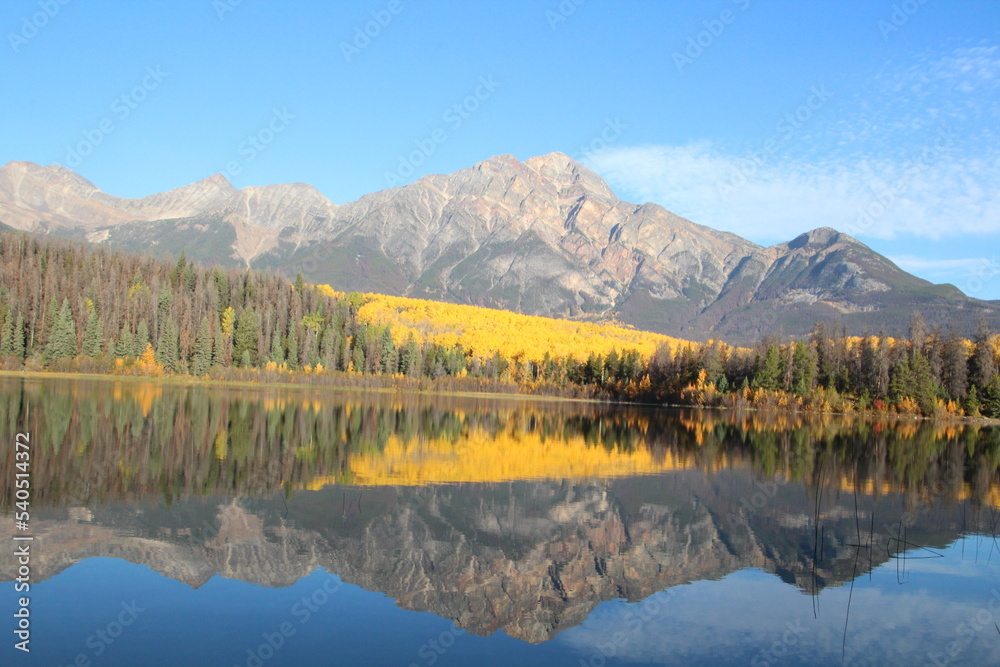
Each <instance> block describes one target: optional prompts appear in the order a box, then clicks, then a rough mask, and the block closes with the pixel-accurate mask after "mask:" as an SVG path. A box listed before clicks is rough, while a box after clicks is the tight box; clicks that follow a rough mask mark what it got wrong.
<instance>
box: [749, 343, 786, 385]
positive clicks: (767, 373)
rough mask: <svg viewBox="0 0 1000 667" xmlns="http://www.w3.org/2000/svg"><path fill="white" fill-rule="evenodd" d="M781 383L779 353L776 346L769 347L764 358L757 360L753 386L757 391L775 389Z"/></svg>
mask: <svg viewBox="0 0 1000 667" xmlns="http://www.w3.org/2000/svg"><path fill="white" fill-rule="evenodd" d="M780 382H781V351H780V350H779V349H778V346H777V345H769V346H768V347H767V352H766V353H765V354H764V358H763V359H761V358H760V357H758V359H757V371H756V372H755V373H754V377H753V386H754V387H756V388H758V389H777V388H778V385H779V383H780Z"/></svg>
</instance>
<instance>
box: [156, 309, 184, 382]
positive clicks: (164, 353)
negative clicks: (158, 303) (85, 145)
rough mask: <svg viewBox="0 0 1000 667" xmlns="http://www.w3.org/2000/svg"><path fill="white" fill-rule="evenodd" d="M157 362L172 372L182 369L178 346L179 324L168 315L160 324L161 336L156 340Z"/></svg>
mask: <svg viewBox="0 0 1000 667" xmlns="http://www.w3.org/2000/svg"><path fill="white" fill-rule="evenodd" d="M155 358H156V363H158V364H160V365H161V366H163V368H165V369H166V370H168V371H170V372H171V373H176V372H177V371H178V370H180V352H179V350H178V347H177V325H176V324H174V318H172V317H167V318H166V319H165V320H164V321H163V323H162V325H161V326H160V338H159V339H158V340H157V341H156V357H155Z"/></svg>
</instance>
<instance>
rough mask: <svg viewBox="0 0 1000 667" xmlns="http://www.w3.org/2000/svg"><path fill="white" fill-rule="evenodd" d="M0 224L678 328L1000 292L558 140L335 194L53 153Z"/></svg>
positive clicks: (842, 316)
mask: <svg viewBox="0 0 1000 667" xmlns="http://www.w3.org/2000/svg"><path fill="white" fill-rule="evenodd" d="M0 223H2V224H4V225H6V226H9V227H12V228H15V229H19V230H25V231H30V232H34V233H40V234H55V235H59V236H65V237H71V238H78V239H86V240H88V241H91V242H95V243H96V242H100V243H109V244H113V245H115V246H119V247H122V248H124V249H129V250H137V251H149V252H154V253H159V254H173V255H177V254H179V253H180V251H181V250H182V249H183V250H184V251H185V252H186V254H187V256H188V258H190V259H193V260H196V261H199V262H203V263H209V264H211V263H218V264H221V265H228V266H253V267H255V268H262V269H276V270H278V271H281V272H284V273H286V274H287V275H289V276H294V275H295V274H296V273H298V272H299V271H301V272H302V273H303V274H304V276H305V277H306V279H307V280H309V281H312V282H317V283H329V284H331V285H333V286H334V287H336V288H337V289H341V290H345V291H367V292H381V293H387V294H396V295H405V296H414V297H421V298H429V299H435V300H441V301H450V302H455V303H468V304H474V305H481V306H490V307H495V308H502V309H507V310H514V311H518V312H522V313H527V314H533V315H547V316H555V317H573V318H586V319H602V320H606V319H617V320H619V321H621V322H624V323H627V324H631V325H634V326H635V327H637V328H641V329H646V330H650V331H656V332H660V333H666V334H669V335H674V336H679V337H683V338H688V339H706V338H720V339H723V340H728V341H730V342H734V343H748V342H751V341H754V340H756V339H759V338H761V337H763V336H764V335H767V334H772V333H774V334H779V335H783V336H802V335H805V334H806V333H808V332H809V331H810V330H811V329H812V327H813V325H814V323H815V322H817V321H828V322H840V323H842V324H844V325H846V326H847V328H848V330H849V331H850V332H851V333H853V334H862V333H876V332H878V331H879V330H880V329H885V330H886V331H887V332H888V333H890V334H900V333H903V332H905V330H906V327H907V325H908V323H909V321H910V318H911V316H912V313H913V312H914V311H916V310H919V311H921V312H922V313H923V315H924V317H925V319H927V320H928V321H929V323H930V324H931V325H932V326H933V325H934V324H940V325H941V326H942V327H948V326H954V327H956V328H958V330H959V331H960V332H962V333H966V334H967V333H969V332H971V330H972V329H973V328H974V327H975V325H976V323H977V322H978V321H979V319H980V318H982V317H985V318H986V319H987V321H989V322H990V323H991V324H992V325H994V326H995V327H1000V302H997V301H981V300H978V299H972V298H969V297H967V296H966V295H964V294H963V293H962V292H961V291H960V290H958V289H957V288H955V287H954V286H952V285H934V284H932V283H930V282H927V281H925V280H922V279H920V278H917V277H915V276H913V275H911V274H909V273H906V272H905V271H903V270H902V269H900V268H899V267H897V266H896V265H895V264H893V263H892V262H891V261H889V260H888V259H887V258H885V257H884V256H882V255H880V254H878V253H876V252H874V251H873V250H871V249H870V248H868V247H867V246H865V245H864V244H863V243H861V242H859V241H857V240H855V239H853V238H851V237H850V236H847V235H846V234H842V233H839V232H837V231H836V230H834V229H830V228H820V229H815V230H813V231H810V232H807V233H805V234H802V235H801V236H799V237H797V238H795V239H793V240H791V241H789V242H787V243H781V244H778V245H774V246H770V247H762V246H759V245H756V244H754V243H751V242H750V241H747V240H746V239H743V238H741V237H739V236H737V235H735V234H731V233H728V232H720V231H717V230H714V229H711V228H709V227H704V226H702V225H698V224H695V223H693V222H691V221H689V220H685V219H684V218H681V217H678V216H676V215H674V214H673V213H671V212H669V211H668V210H666V209H664V208H663V207H661V206H659V205H657V204H641V205H637V204H632V203H629V202H625V201H622V200H621V199H619V198H618V197H617V196H616V195H615V194H614V192H612V191H611V189H610V188H609V187H608V185H607V184H606V183H605V182H604V181H603V180H601V178H600V177H599V176H597V174H595V173H594V172H592V171H590V170H589V169H587V168H586V167H584V166H583V165H581V164H579V163H577V162H575V161H573V160H571V159H570V158H568V157H567V156H565V155H563V154H561V153H550V154H549V155H545V156H540V157H534V158H531V159H529V160H526V161H524V162H520V161H518V160H517V159H515V158H514V157H512V156H510V155H501V156H497V157H493V158H490V159H488V160H485V161H483V162H480V163H479V164H477V165H475V166H473V167H469V168H467V169H461V170H459V171H456V172H455V173H453V174H448V175H430V176H425V177H423V178H421V179H420V180H418V181H416V182H415V183H413V184H411V185H407V186H404V187H400V188H392V189H388V190H383V191H380V192H376V193H374V194H370V195H366V196H364V197H362V198H361V199H359V200H358V201H355V202H351V203H348V204H343V205H337V204H334V203H333V202H331V201H329V200H328V199H327V198H326V197H324V196H323V195H322V194H321V193H320V192H319V191H318V190H316V189H315V188H314V187H312V186H310V185H307V184H304V183H295V184H289V185H269V186H262V187H247V188H243V189H242V190H237V189H236V188H235V187H233V185H232V184H230V183H229V182H228V181H227V180H226V179H225V178H224V177H223V176H221V175H216V176H212V177H210V178H206V179H204V180H201V181H198V182H196V183H192V184H191V185H187V186H184V187H180V188H177V189H174V190H170V191H168V192H163V193H159V194H155V195H150V196H148V197H143V198H142V199H124V198H119V197H114V196H111V195H108V194H106V193H104V192H102V191H100V190H99V189H98V188H97V187H96V186H94V185H93V184H92V183H90V182H89V181H87V180H86V179H84V178H83V177H81V176H79V175H78V174H76V173H74V172H72V171H70V170H68V169H66V168H64V167H61V166H53V167H43V166H39V165H36V164H33V163H29V162H10V163H8V164H6V165H4V166H3V167H0Z"/></svg>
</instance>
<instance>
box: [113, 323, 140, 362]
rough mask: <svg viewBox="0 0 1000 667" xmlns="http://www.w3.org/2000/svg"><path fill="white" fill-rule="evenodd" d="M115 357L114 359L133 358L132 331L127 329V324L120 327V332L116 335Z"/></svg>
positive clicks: (133, 339) (133, 338)
mask: <svg viewBox="0 0 1000 667" xmlns="http://www.w3.org/2000/svg"><path fill="white" fill-rule="evenodd" d="M115 356H116V357H134V356H136V355H135V337H134V336H133V335H132V330H131V329H130V328H129V326H128V324H125V325H123V326H122V332H121V334H119V335H118V342H117V343H116V344H115Z"/></svg>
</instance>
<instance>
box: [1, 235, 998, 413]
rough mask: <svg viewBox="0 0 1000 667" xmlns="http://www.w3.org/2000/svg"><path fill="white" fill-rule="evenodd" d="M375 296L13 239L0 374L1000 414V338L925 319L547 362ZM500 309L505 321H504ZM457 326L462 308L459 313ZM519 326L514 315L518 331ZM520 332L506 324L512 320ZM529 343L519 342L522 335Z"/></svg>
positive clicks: (4, 238)
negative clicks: (887, 330)
mask: <svg viewBox="0 0 1000 667" xmlns="http://www.w3.org/2000/svg"><path fill="white" fill-rule="evenodd" d="M369 302H370V299H369V297H367V296H366V295H361V294H357V293H350V294H341V293H337V292H334V291H333V290H330V289H328V288H327V289H323V288H316V287H314V286H310V285H307V284H305V282H304V281H303V279H302V276H301V275H300V276H299V277H298V278H297V279H296V281H295V282H294V283H290V282H289V281H288V280H287V279H286V278H284V277H282V276H280V275H278V274H276V273H269V272H263V271H255V270H238V269H223V268H219V267H215V268H207V267H201V266H196V265H194V264H192V263H190V262H188V261H187V260H186V258H185V256H184V254H183V253H182V254H181V256H180V258H179V259H177V261H176V262H173V261H169V262H168V261H164V260H159V259H155V258H152V257H148V256H141V255H138V254H131V253H123V252H119V251H116V250H114V249H112V248H109V247H106V246H100V245H98V246H90V245H86V244H82V243H76V242H70V241H65V240H60V239H51V238H37V237H33V236H30V235H26V234H22V233H0V367H2V368H4V369H8V370H20V369H24V370H43V369H49V370H56V371H68V372H93V373H117V374H132V375H164V374H180V375H194V376H198V377H209V378H213V379H219V380H228V379H236V380H251V381H262V380H263V381H283V382H288V381H296V382H303V381H305V382H310V383H316V384H348V385H362V386H395V387H403V388H448V389H475V390H486V391H529V392H536V393H548V394H560V395H567V396H582V397H594V398H608V399H616V400H634V401H649V402H659V403H662V402H668V403H678V404H690V405H712V406H714V405H719V406H730V407H736V408H739V407H757V408H777V409H795V410H812V411H833V412H852V411H858V412H879V413H904V414H915V415H916V414H919V415H925V416H946V415H970V416H979V415H982V416H988V417H997V418H1000V376H998V337H997V336H996V335H995V334H994V333H993V332H991V331H989V330H988V329H987V328H986V326H985V325H981V326H980V327H979V330H978V332H977V334H976V335H975V337H974V338H973V339H972V340H971V341H970V340H965V339H963V338H961V337H960V336H958V335H957V334H955V333H954V332H948V331H940V330H929V329H928V327H927V325H926V324H925V323H924V320H923V318H921V317H920V316H919V315H915V316H914V319H913V322H912V323H911V327H910V331H909V335H908V337H907V338H906V339H894V338H892V337H889V336H887V335H879V336H869V337H865V338H858V337H851V336H849V335H847V332H846V331H844V330H836V329H834V328H831V327H829V326H827V325H817V326H816V328H815V329H814V331H813V333H812V335H811V336H810V337H809V338H808V339H807V340H801V341H792V342H781V341H778V340H777V339H768V340H765V341H763V342H761V343H760V344H759V345H757V346H756V347H755V348H752V349H747V348H736V347H733V346H730V345H727V344H725V343H722V342H719V341H710V342H707V343H685V342H679V341H669V342H662V343H660V344H659V345H658V346H657V347H656V348H655V350H654V351H653V352H652V353H648V352H647V351H646V350H643V351H642V352H640V350H639V349H636V348H624V349H621V350H618V349H611V350H610V351H608V352H606V353H604V352H595V351H590V352H589V353H588V352H587V351H586V350H582V351H581V352H580V354H579V355H577V354H574V353H573V352H571V351H568V350H567V349H565V348H564V349H556V350H554V351H553V352H548V351H546V352H545V354H544V355H543V356H542V357H541V358H537V356H536V357H533V358H527V357H525V355H524V354H523V352H522V348H523V346H520V347H517V350H518V351H517V352H511V351H510V350H511V349H514V348H513V347H511V348H510V349H505V348H504V345H503V341H502V338H503V336H498V335H495V334H491V340H493V339H496V340H497V341H498V342H496V344H495V345H494V346H493V347H492V348H490V347H481V348H479V349H476V348H473V347H470V346H468V345H462V344H461V343H452V344H449V343H448V342H447V341H443V340H442V339H441V338H440V337H438V338H437V339H434V338H427V339H421V338H419V337H418V336H417V335H415V332H416V330H415V329H414V327H415V326H419V323H415V322H414V321H413V319H412V313H410V314H409V315H408V316H409V317H410V319H408V320H407V321H406V324H405V325H403V324H399V323H397V326H396V327H395V329H394V323H393V321H392V318H391V316H389V315H386V316H385V317H380V318H379V319H378V323H373V322H374V321H373V320H372V319H371V318H365V317H361V316H359V311H360V312H362V313H363V312H364V311H363V309H364V308H365V306H366V304H368V303H369ZM482 310H484V311H486V315H484V317H485V318H486V319H489V317H490V313H496V316H495V317H496V318H503V317H504V316H505V315H507V314H505V313H502V311H489V310H487V309H482ZM448 316H449V317H451V316H453V314H452V313H451V312H450V311H448ZM504 321H505V322H506V320H504ZM508 328H509V326H508ZM516 336H517V332H515V331H511V332H510V336H509V337H508V338H510V339H511V340H513V339H515V338H516Z"/></svg>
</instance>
